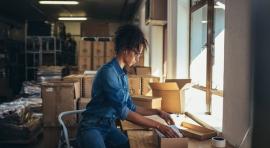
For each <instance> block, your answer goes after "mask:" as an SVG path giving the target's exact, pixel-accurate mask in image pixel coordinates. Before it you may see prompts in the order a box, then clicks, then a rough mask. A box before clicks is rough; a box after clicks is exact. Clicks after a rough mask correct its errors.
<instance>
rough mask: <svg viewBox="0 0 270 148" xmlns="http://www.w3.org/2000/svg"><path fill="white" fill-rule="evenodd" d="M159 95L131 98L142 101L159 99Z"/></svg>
mask: <svg viewBox="0 0 270 148" xmlns="http://www.w3.org/2000/svg"><path fill="white" fill-rule="evenodd" d="M161 99H162V98H161V97H153V96H132V100H135V101H143V102H151V101H152V100H161Z"/></svg>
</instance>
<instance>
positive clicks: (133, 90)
mask: <svg viewBox="0 0 270 148" xmlns="http://www.w3.org/2000/svg"><path fill="white" fill-rule="evenodd" d="M128 83H129V93H130V95H131V96H133V95H141V77H140V76H136V75H129V76H128Z"/></svg>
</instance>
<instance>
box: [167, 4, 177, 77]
mask: <svg viewBox="0 0 270 148" xmlns="http://www.w3.org/2000/svg"><path fill="white" fill-rule="evenodd" d="M167 10H168V11H167V27H168V35H167V36H168V53H167V78H168V79H172V78H176V63H177V61H176V55H177V53H176V48H177V0H169V1H168V9H167Z"/></svg>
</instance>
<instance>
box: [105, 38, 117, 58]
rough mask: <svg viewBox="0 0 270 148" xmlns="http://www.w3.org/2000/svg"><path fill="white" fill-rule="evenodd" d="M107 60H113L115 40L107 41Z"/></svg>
mask: <svg viewBox="0 0 270 148" xmlns="http://www.w3.org/2000/svg"><path fill="white" fill-rule="evenodd" d="M105 48H106V50H105V62H106V63H107V62H109V61H111V59H112V58H113V57H114V56H115V51H114V42H113V41H108V42H105Z"/></svg>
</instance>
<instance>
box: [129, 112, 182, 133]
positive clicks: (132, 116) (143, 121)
mask: <svg viewBox="0 0 270 148" xmlns="http://www.w3.org/2000/svg"><path fill="white" fill-rule="evenodd" d="M127 120H128V121H131V122H133V123H136V124H139V125H142V126H145V127H148V128H154V129H157V130H159V131H160V132H161V133H163V134H164V135H165V136H166V137H170V138H176V137H179V136H178V135H177V134H176V133H175V132H174V131H173V130H172V129H171V128H170V127H168V126H166V125H164V124H161V123H159V122H157V121H154V120H152V119H148V118H146V117H144V116H142V115H140V114H138V113H136V112H132V111H130V112H128V115H127Z"/></svg>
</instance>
